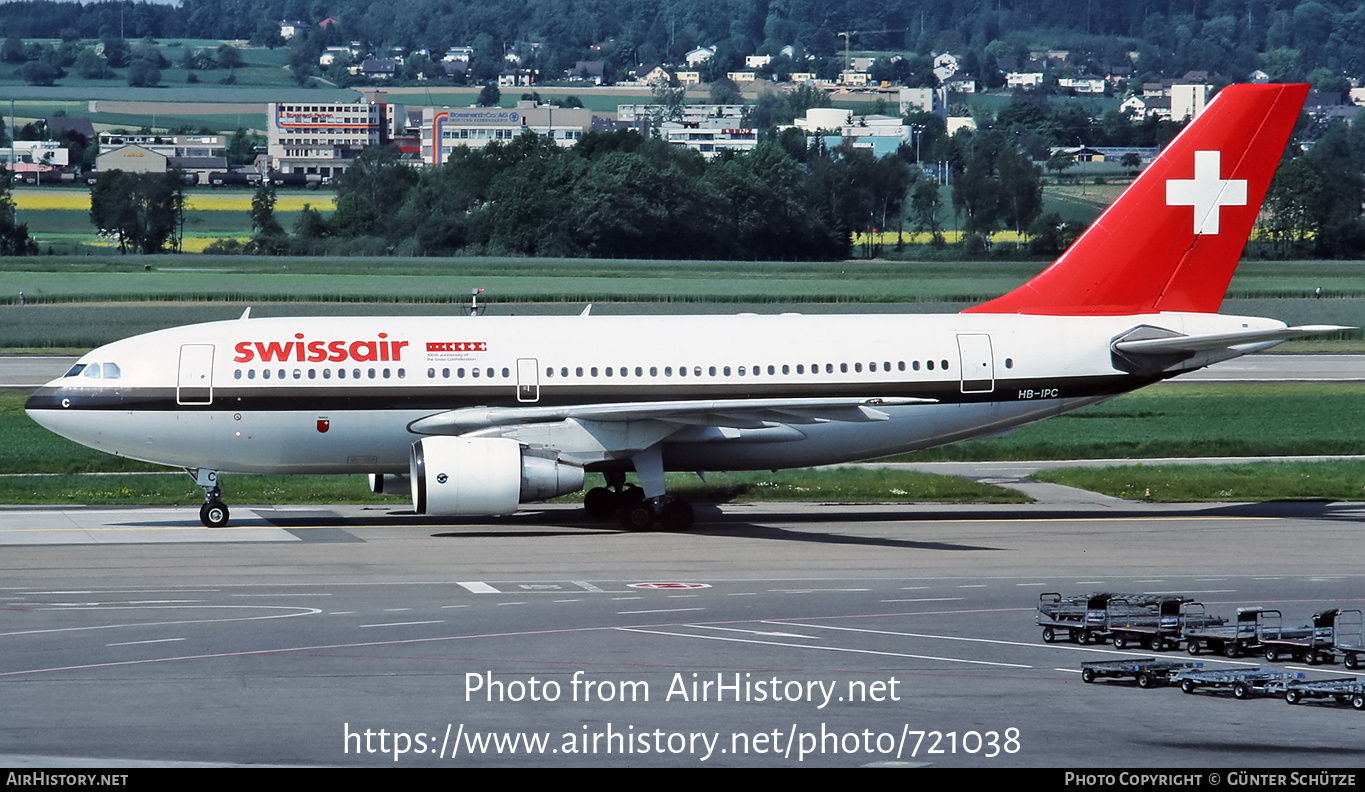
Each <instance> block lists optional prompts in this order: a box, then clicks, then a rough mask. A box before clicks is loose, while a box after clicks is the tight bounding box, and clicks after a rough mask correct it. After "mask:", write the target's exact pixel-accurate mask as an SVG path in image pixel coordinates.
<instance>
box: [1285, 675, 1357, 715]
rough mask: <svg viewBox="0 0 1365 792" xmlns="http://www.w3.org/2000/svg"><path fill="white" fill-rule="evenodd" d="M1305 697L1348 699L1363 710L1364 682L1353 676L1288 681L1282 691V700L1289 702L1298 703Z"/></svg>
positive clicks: (1355, 707)
mask: <svg viewBox="0 0 1365 792" xmlns="http://www.w3.org/2000/svg"><path fill="white" fill-rule="evenodd" d="M1306 698H1320V699H1336V700H1337V701H1349V702H1351V706H1352V707H1353V708H1354V709H1357V710H1365V682H1361V681H1360V680H1358V679H1356V678H1355V677H1345V678H1342V679H1331V680H1317V681H1314V682H1290V683H1289V686H1288V687H1287V688H1286V689H1285V691H1284V700H1285V701H1287V702H1289V703H1290V704H1298V703H1299V702H1300V701H1303V700H1304V699H1306Z"/></svg>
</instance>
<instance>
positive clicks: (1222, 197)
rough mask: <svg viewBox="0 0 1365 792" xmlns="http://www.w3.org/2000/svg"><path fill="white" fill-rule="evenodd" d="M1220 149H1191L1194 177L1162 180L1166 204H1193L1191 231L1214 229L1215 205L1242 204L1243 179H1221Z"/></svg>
mask: <svg viewBox="0 0 1365 792" xmlns="http://www.w3.org/2000/svg"><path fill="white" fill-rule="evenodd" d="M1221 160H1222V152H1219V151H1196V152H1194V178H1193V179H1169V180H1167V181H1166V205H1167V206H1193V207H1194V233H1196V234H1216V233H1218V216H1219V207H1222V206H1246V204H1247V183H1246V180H1245V179H1223V178H1220V175H1221V173H1222V171H1221V167H1222V162H1221Z"/></svg>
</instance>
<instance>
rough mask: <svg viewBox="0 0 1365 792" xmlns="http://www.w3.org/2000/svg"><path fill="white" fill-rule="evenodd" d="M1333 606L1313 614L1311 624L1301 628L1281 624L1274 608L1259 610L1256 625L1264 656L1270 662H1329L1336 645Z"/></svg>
mask: <svg viewBox="0 0 1365 792" xmlns="http://www.w3.org/2000/svg"><path fill="white" fill-rule="evenodd" d="M1338 613H1340V611H1339V610H1337V609H1336V608H1332V609H1331V610H1325V611H1321V612H1319V613H1315V614H1313V623H1312V624H1311V625H1304V626H1303V627H1284V626H1283V622H1284V617H1283V615H1282V614H1281V613H1280V612H1279V611H1277V610H1265V611H1262V612H1261V620H1260V622H1259V623H1258V625H1257V630H1258V637H1259V638H1260V641H1261V647H1262V650H1263V651H1264V653H1265V659H1267V660H1269V661H1270V662H1272V663H1275V662H1279V661H1281V660H1288V659H1290V658H1293V659H1294V660H1299V661H1302V662H1305V663H1307V664H1308V665H1317V664H1318V663H1331V662H1332V659H1333V657H1332V649H1333V648H1334V647H1335V645H1336V621H1337V614H1338Z"/></svg>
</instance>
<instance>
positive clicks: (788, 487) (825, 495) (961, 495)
mask: <svg viewBox="0 0 1365 792" xmlns="http://www.w3.org/2000/svg"><path fill="white" fill-rule="evenodd" d="M163 469H164V468H163ZM707 479H708V482H707V483H699V482H698V480H697V478H696V477H695V476H693V475H688V474H678V475H670V476H669V477H668V481H669V491H670V492H672V493H673V494H675V495H679V496H681V497H685V498H688V499H690V500H693V501H699V502H713V503H726V502H731V501H758V502H769V501H803V502H815V503H822V502H828V503H1028V502H1030V499H1029V498H1028V497H1026V496H1024V495H1021V494H1019V493H1017V492H1014V491H1012V490H1007V489H1004V488H1001V487H993V486H990V485H987V484H978V483H976V482H972V481H967V480H965V479H959V478H956V477H953V476H937V475H933V474H929V473H916V472H912V471H887V470H845V469H836V470H790V471H783V472H781V473H768V472H763V473H725V474H710V475H708V476H707ZM222 481H223V491H224V497H225V499H226V500H227V502H228V503H229V504H237V503H244V504H246V503H260V504H280V503H288V504H319V505H323V504H336V503H379V504H390V505H393V506H394V507H395V508H401V507H402V506H403V505H404V504H410V503H411V500H410V499H408V497H407V496H406V495H375V494H373V493H371V492H370V491H369V488H368V487H367V486H366V482H365V477H363V476H249V475H226V474H225V475H224V476H223V477H222ZM590 481H591V479H590ZM582 497H583V496H582V494H581V493H579V494H573V495H566V496H564V497H562V498H558V499H557V500H556V501H554V502H561V503H577V502H580V501H581V500H582ZM202 501H203V493H202V491H201V490H200V489H199V487H197V486H195V484H194V480H193V479H191V478H190V477H189V476H188V475H185V474H183V473H157V474H135V473H116V474H109V475H82V474H60V475H51V476H23V475H4V476H0V503H23V504H98V505H117V504H129V505H185V506H191V505H194V506H197V505H198V504H199V503H201V502H202Z"/></svg>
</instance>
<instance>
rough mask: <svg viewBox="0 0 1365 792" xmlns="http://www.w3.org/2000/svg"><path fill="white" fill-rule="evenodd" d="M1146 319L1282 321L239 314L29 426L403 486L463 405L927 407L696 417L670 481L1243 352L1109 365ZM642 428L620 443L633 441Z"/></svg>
mask: <svg viewBox="0 0 1365 792" xmlns="http://www.w3.org/2000/svg"><path fill="white" fill-rule="evenodd" d="M1142 325H1149V326H1153V327H1159V328H1163V329H1165V330H1169V331H1173V332H1175V333H1180V334H1190V335H1195V334H1208V333H1218V332H1231V331H1236V330H1246V329H1248V328H1251V329H1262V328H1278V327H1282V326H1283V325H1282V324H1281V323H1279V322H1276V321H1273V320H1269V319H1251V318H1245V317H1231V316H1222V315H1215V314H1169V313H1168V314H1152V315H1142V316H1097V317H1054V316H1022V315H1001V314H948V315H898V316H881V315H863V316H848V315H828V316H802V315H780V316H751V315H741V316H676V317H600V316H579V317H563V318H558V317H490V316H481V317H451V318H397V317H374V318H369V317H353V318H290V319H242V320H236V321H226V322H212V323H207V324H200V325H192V326H188V327H180V328H174V329H170V330H163V331H159V332H154V333H149V334H146V335H142V336H138V337H136V338H131V339H127V340H123V341H119V342H116V343H113V344H109V345H106V346H103V347H100V348H99V349H96V350H94V351H92V352H90V353H89V354H87V355H85V356H84V357H82V358H81V361H80V365H79V366H78V367H77V369H79V372H78V373H76V374H74V375H68V376H66V377H63V378H60V379H57V380H54V381H52V382H51V383H49V384H48V385H46V386H44V388H42V389H41V390H39V391H38V392H37V393H35V394H34V396H33V397H32V398H31V399H30V401H29V403H28V411H29V414H30V415H32V416H33V418H34V419H35V420H37V421H38V422H39V423H41V424H43V425H44V426H46V427H47V428H49V429H51V430H52V431H54V432H57V433H58V434H61V435H63V436H65V437H68V438H70V439H72V440H75V441H77V442H80V443H83V444H85V445H88V446H91V447H94V448H98V449H101V450H103V451H107V452H110V453H113V454H118V455H121V456H127V457H131V458H135V459H140V460H145V461H149V462H155V463H160V464H165V465H173V466H176V467H184V468H208V469H213V470H218V471H228V472H239V473H348V472H359V473H384V472H393V473H397V472H403V471H406V470H407V469H408V463H409V453H410V448H411V446H412V444H413V442H414V441H415V440H417V439H420V437H421V436H422V435H421V434H419V433H417V432H414V431H413V430H412V429H411V428H410V427H411V424H413V423H414V422H415V421H418V420H420V419H423V418H427V417H428V416H432V415H435V414H438V413H443V412H446V411H450V410H456V409H461V408H473V407H501V408H516V407H533V406H557V405H586V404H603V403H606V404H614V403H626V402H651V401H661V402H662V401H678V400H736V399H771V398H815V397H857V398H866V399H882V398H890V397H913V398H916V399H932V400H935V402H934V403H917V404H906V405H897V406H885V407H880V408H879V409H880V410H881V411H882V412H884V413H886V414H887V415H888V416H889V419H888V420H881V421H872V422H861V423H860V422H843V421H838V420H831V421H827V422H815V423H809V422H807V423H804V424H795V425H793V426H774V425H772V422H771V421H767V422H764V421H755V422H754V425H753V426H752V427H749V428H744V427H740V428H735V427H728V428H723V429H718V428H716V427H707V426H687V425H684V424H685V423H686V422H685V421H683V422H681V424H679V425H676V426H673V425H670V428H669V430H668V431H667V432H665V433H664V438H665V439H664V440H663V443H664V446H663V454H664V462H665V466H666V467H667V468H668V469H679V470H743V469H770V468H774V469H775V468H788V467H801V466H809V465H819V464H827V463H832V462H842V461H849V460H856V459H869V458H874V457H878V456H885V455H887V454H892V453H897V452H901V451H908V450H913V449H918V448H925V447H929V446H934V445H941V444H943V443H949V442H953V441H957V440H962V439H966V438H970V437H978V436H983V435H990V434H998V433H1000V432H1003V431H1007V430H1009V429H1012V428H1014V427H1017V426H1020V425H1022V424H1025V423H1029V422H1031V421H1035V420H1038V419H1040V418H1045V417H1048V416H1051V415H1056V414H1059V413H1062V412H1066V411H1068V410H1072V409H1076V408H1078V407H1081V406H1085V405H1087V404H1092V403H1095V402H1098V401H1102V400H1104V399H1107V398H1110V397H1112V396H1115V395H1117V394H1119V393H1122V392H1125V391H1128V390H1132V389H1133V388H1136V387H1140V386H1142V385H1145V384H1147V383H1149V382H1152V381H1154V380H1158V379H1162V378H1165V377H1167V376H1171V375H1172V374H1174V373H1178V372H1180V371H1185V370H1189V369H1193V368H1198V367H1200V366H1203V365H1207V364H1208V363H1209V362H1214V360H1216V359H1224V358H1227V357H1231V356H1233V355H1232V354H1227V353H1224V354H1221V355H1220V356H1219V357H1217V358H1210V357H1200V356H1195V357H1192V358H1189V359H1186V360H1184V361H1181V362H1180V363H1178V364H1173V365H1170V366H1168V367H1167V368H1165V369H1163V370H1161V371H1156V372H1152V371H1143V372H1137V373H1134V372H1128V371H1123V370H1120V369H1118V368H1116V367H1115V360H1114V356H1113V355H1112V353H1111V348H1110V343H1111V341H1112V340H1113V339H1114V338H1116V337H1118V336H1120V335H1122V334H1124V333H1126V332H1127V331H1129V330H1132V329H1133V328H1135V327H1138V326H1142ZM1257 348H1260V347H1257ZM1244 351H1251V350H1249V349H1246V350H1239V351H1238V352H1237V353H1236V354H1241V353H1242V352H1244ZM104 364H114V366H113V367H110V366H107V365H104ZM92 366H93V367H95V368H96V369H98V371H99V374H100V376H99V377H94V376H90V374H91V372H90V368H91V367H92ZM109 375H113V376H109ZM648 420H649V419H643V420H642V421H640V422H637V423H641V424H643V423H645V422H646V421H648ZM559 423H560V424H562V423H563V422H562V421H561V422H559ZM630 423H631V422H626V425H617V426H614V427H613V431H618V432H622V433H625V434H629V433H630V432H631V431H632V427H631V426H630V425H629V424H630ZM654 423H658V422H657V421H655V422H654ZM655 428H657V427H655ZM475 434H477V435H480V436H502V437H511V438H513V439H517V440H520V441H521V442H523V443H526V444H529V445H543V446H547V447H555V448H556V450H557V451H559V452H560V453H561V454H562V456H563V457H564V458H565V459H568V460H571V461H573V462H575V463H577V464H582V465H585V466H587V467H588V469H590V470H592V469H604V468H607V467H612V466H613V465H617V464H618V463H619V462H621V459H622V454H621V453H618V452H617V450H615V449H614V447H613V446H612V445H611V444H609V443H606V444H603V443H597V442H584V441H583V439H582V438H583V437H585V434H584V432H582V431H579V432H576V433H575V432H565V431H563V427H562V426H551V425H544V424H536V423H529V424H519V425H516V426H511V427H506V426H503V427H493V428H489V429H485V430H481V431H478V432H475ZM589 434H590V433H589ZM629 445H630V444H629V443H626V444H625V447H629Z"/></svg>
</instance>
